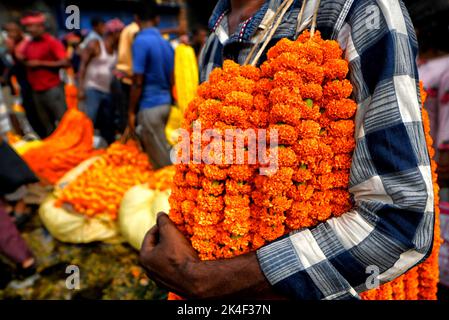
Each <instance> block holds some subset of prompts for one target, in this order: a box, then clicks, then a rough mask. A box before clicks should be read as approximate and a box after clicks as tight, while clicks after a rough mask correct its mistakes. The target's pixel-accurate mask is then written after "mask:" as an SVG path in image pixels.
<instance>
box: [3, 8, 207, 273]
mask: <svg viewBox="0 0 449 320" xmlns="http://www.w3.org/2000/svg"><path fill="white" fill-rule="evenodd" d="M133 11H134V16H133V21H132V22H131V23H130V24H128V25H125V24H124V23H123V22H122V21H121V20H120V19H118V18H114V19H111V20H108V21H105V20H104V19H102V18H99V17H93V18H92V19H91V31H90V32H89V33H88V34H86V35H83V34H82V32H80V31H76V32H69V33H67V34H65V35H64V36H62V37H60V38H58V37H55V36H54V35H52V34H50V33H49V32H48V31H47V16H46V15H45V14H44V13H41V12H31V13H26V14H24V15H23V17H21V19H20V20H18V21H15V20H14V21H8V22H6V23H5V24H4V25H3V26H2V28H3V34H4V35H5V36H6V37H4V46H5V48H6V51H5V52H3V54H2V55H1V56H2V59H0V74H1V79H0V80H1V83H0V89H1V88H7V87H9V88H10V95H11V96H13V97H16V98H18V99H20V104H21V105H22V106H23V108H24V109H25V114H26V119H27V121H26V122H25V123H26V124H28V127H29V128H24V127H23V126H21V125H20V124H17V123H11V121H10V119H8V121H5V122H4V123H3V122H1V121H0V139H1V140H0V143H1V149H2V150H1V156H0V167H1V168H2V170H0V171H1V172H0V182H1V183H0V185H1V190H0V252H1V253H2V254H4V255H6V256H7V257H9V258H10V259H11V260H12V261H13V262H15V263H17V264H18V266H19V270H21V272H22V273H25V274H30V273H33V272H34V271H35V259H34V258H33V254H32V252H31V251H30V250H29V249H28V247H27V245H26V243H25V241H24V240H23V239H22V238H21V236H20V232H19V231H18V228H19V229H20V227H21V226H22V225H23V224H24V223H25V222H26V221H27V219H28V218H29V208H27V207H26V205H24V203H23V201H22V200H20V199H21V196H20V194H21V193H20V190H21V187H23V186H25V185H27V184H30V183H33V182H37V181H38V179H37V178H36V177H35V175H34V174H33V172H31V171H30V169H29V168H28V167H27V166H26V165H25V163H24V162H23V161H22V160H21V159H20V158H19V157H18V156H17V154H15V152H14V151H13V149H12V148H11V147H10V146H9V145H8V144H7V143H6V133H7V132H8V131H16V132H17V133H19V134H20V135H23V136H25V135H27V134H31V135H32V137H33V138H41V139H45V138H46V137H49V136H50V135H51V134H52V133H53V132H54V131H55V130H56V128H57V126H58V123H59V122H60V121H61V118H62V117H63V115H64V113H65V112H66V110H67V108H68V106H67V103H66V101H67V100H66V93H65V89H64V85H65V84H66V83H67V82H68V81H73V82H74V83H75V84H76V87H77V91H78V108H79V109H80V110H81V111H83V112H84V113H85V114H86V115H87V116H88V117H89V118H90V119H91V120H92V122H93V124H94V127H95V129H96V135H97V137H99V139H100V140H101V141H102V142H103V143H99V145H100V146H107V145H109V144H111V143H113V142H114V141H116V140H117V139H118V138H119V137H120V136H123V135H124V134H126V135H129V136H135V137H137V138H139V140H140V142H141V144H142V147H143V149H144V151H146V153H147V154H148V155H149V159H150V160H151V161H152V164H153V167H154V168H155V169H158V168H162V167H164V166H167V165H170V164H171V162H170V157H169V152H170V145H169V144H168V142H167V139H166V136H165V124H166V122H167V119H168V116H169V112H170V108H171V106H172V105H173V103H174V98H173V86H174V83H173V82H174V75H173V72H174V48H175V47H176V45H177V44H179V43H188V44H190V45H192V47H193V48H195V51H196V53H197V54H199V51H200V49H201V47H202V46H203V44H204V42H205V40H206V37H207V31H206V29H205V28H202V27H199V28H197V29H195V30H193V32H192V33H191V34H190V35H185V34H178V37H177V38H175V40H172V41H170V39H169V37H168V33H166V32H165V31H164V30H160V29H158V25H159V22H160V21H159V20H160V18H159V12H158V6H157V5H156V4H152V3H151V2H150V3H146V4H145V5H142V4H137V5H136V6H135V7H134V10H133ZM166 31H169V30H166ZM170 31H171V30H170ZM2 91H3V90H0V94H1V93H2ZM0 97H1V96H0ZM0 100H1V101H0V102H1V103H0V105H1V106H2V107H1V108H3V109H4V110H3V109H2V110H0V111H1V112H0V119H2V116H4V117H5V119H6V118H8V114H10V113H12V111H11V110H8V108H7V107H6V104H5V103H3V97H1V99H0ZM1 108H0V109H1ZM25 129H26V130H25ZM97 140H98V139H97ZM18 164H19V165H18ZM11 167H14V168H15V169H14V172H12V173H11V171H10V172H9V174H13V175H14V176H8V172H7V171H8V170H3V168H11ZM4 171H6V172H4ZM5 181H17V182H18V183H17V184H14V185H12V184H11V183H6V182H5ZM3 182H5V183H3ZM17 190H19V191H17ZM22 191H23V190H22ZM22 193H23V192H22ZM11 217H12V218H13V219H11Z"/></svg>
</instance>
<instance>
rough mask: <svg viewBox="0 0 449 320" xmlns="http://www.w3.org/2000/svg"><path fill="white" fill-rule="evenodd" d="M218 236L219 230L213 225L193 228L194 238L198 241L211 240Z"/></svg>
mask: <svg viewBox="0 0 449 320" xmlns="http://www.w3.org/2000/svg"><path fill="white" fill-rule="evenodd" d="M216 234H217V228H216V227H215V226H214V225H212V226H210V225H208V226H203V225H194V226H193V236H194V237H197V238H198V239H204V240H211V239H212V238H213V237H215V236H216Z"/></svg>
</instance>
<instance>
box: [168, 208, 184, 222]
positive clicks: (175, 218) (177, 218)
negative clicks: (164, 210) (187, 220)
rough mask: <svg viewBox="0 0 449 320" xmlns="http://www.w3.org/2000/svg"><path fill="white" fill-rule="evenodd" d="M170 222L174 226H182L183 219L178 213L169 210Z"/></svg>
mask: <svg viewBox="0 0 449 320" xmlns="http://www.w3.org/2000/svg"><path fill="white" fill-rule="evenodd" d="M170 220H171V221H173V223H174V224H177V225H182V224H184V217H183V215H182V213H181V212H180V211H177V210H173V209H170Z"/></svg>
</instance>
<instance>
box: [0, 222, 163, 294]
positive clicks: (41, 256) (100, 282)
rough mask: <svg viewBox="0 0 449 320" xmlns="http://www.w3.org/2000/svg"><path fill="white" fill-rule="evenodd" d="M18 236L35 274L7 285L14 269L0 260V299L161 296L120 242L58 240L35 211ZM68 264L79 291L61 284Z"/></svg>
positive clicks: (132, 254)
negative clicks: (77, 273) (35, 267)
mask: <svg viewBox="0 0 449 320" xmlns="http://www.w3.org/2000/svg"><path fill="white" fill-rule="evenodd" d="M22 234H23V237H24V238H25V240H26V242H27V243H28V244H29V246H30V248H31V249H32V250H33V252H34V254H35V256H36V258H37V262H38V274H39V277H38V279H37V280H36V281H35V282H34V283H29V282H28V283H27V282H23V281H19V282H18V281H14V282H12V283H11V282H10V280H17V279H14V278H17V277H16V276H15V273H14V269H13V267H12V266H11V265H9V264H8V263H7V262H6V261H5V260H0V299H65V300H70V299H126V300H128V299H132V300H139V299H145V300H147V299H166V292H165V291H163V290H160V289H158V288H157V287H156V286H155V285H154V283H153V282H152V281H151V280H149V279H148V278H147V277H146V275H145V274H144V272H143V269H142V268H141V267H140V266H139V264H138V253H137V251H136V250H134V249H133V248H131V247H130V246H128V245H126V244H114V245H112V244H103V243H94V244H89V245H72V244H64V243H61V242H59V241H57V240H55V239H54V238H53V237H52V236H51V235H50V234H49V233H48V232H47V230H46V229H45V228H44V227H43V226H42V224H41V222H40V220H39V217H38V216H37V215H35V216H34V217H33V219H32V220H31V221H30V222H29V223H28V224H27V225H26V226H25V228H24V230H23V232H22ZM68 265H76V266H78V267H79V270H80V290H69V289H67V288H66V279H67V277H68V276H69V274H66V273H65V271H66V268H67V266H68ZM35 278H37V277H35Z"/></svg>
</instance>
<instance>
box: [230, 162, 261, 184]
mask: <svg viewBox="0 0 449 320" xmlns="http://www.w3.org/2000/svg"><path fill="white" fill-rule="evenodd" d="M254 173H255V169H254V168H252V167H251V166H249V165H243V164H242V165H233V166H231V167H230V168H229V169H228V175H229V177H230V178H231V179H234V180H236V181H249V180H250V179H251V178H252V177H253V175H254Z"/></svg>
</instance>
